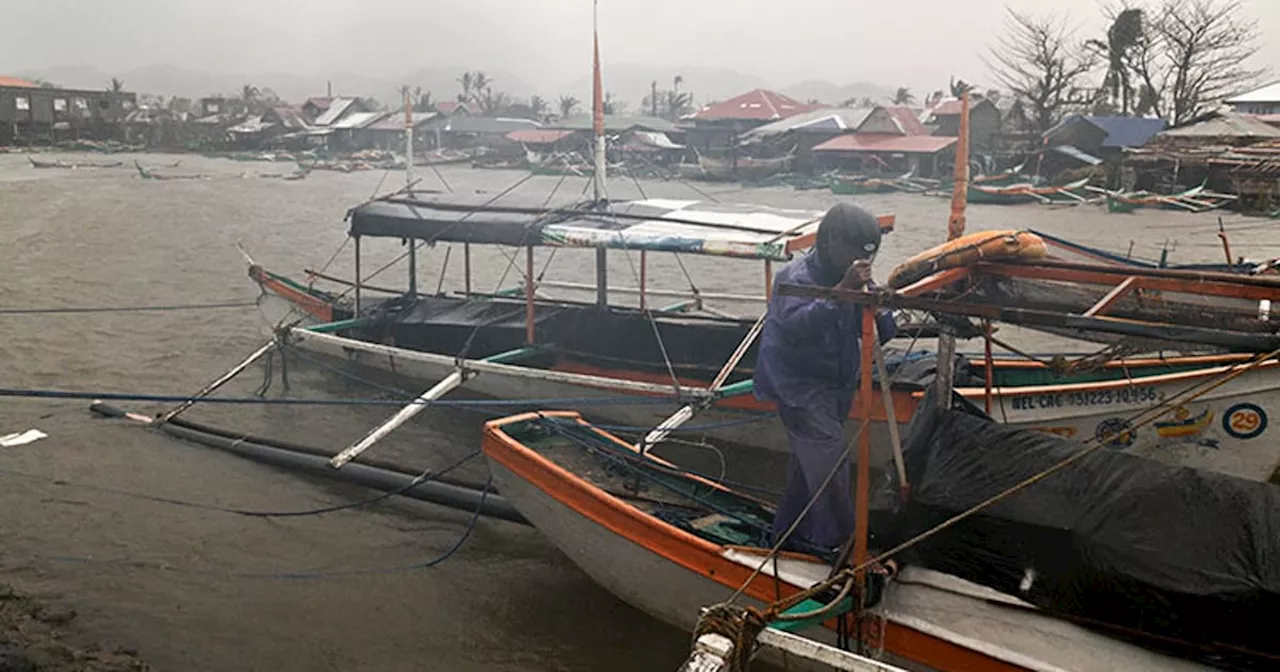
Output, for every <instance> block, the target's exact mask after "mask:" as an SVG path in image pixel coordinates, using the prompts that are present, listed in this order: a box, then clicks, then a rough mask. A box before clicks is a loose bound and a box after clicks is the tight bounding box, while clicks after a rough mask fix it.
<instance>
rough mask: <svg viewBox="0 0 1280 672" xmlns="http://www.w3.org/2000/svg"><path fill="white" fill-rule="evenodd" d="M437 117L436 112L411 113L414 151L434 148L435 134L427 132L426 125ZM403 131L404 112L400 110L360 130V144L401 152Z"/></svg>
mask: <svg viewBox="0 0 1280 672" xmlns="http://www.w3.org/2000/svg"><path fill="white" fill-rule="evenodd" d="M439 117H440V114H439V113H438V112H414V113H413V146H414V148H415V149H416V150H422V149H427V150H430V149H435V148H436V134H435V133H434V132H428V130H427V124H428V123H429V122H430V121H432V120H433V119H437V118H439ZM404 130H405V117H404V112H403V111H401V110H397V111H393V112H391V113H390V114H388V115H386V116H384V117H382V118H381V119H378V120H377V121H375V122H373V123H372V124H368V125H366V126H365V127H364V128H363V129H362V131H361V133H360V135H361V136H362V137H363V139H362V140H361V144H362V145H363V146H365V147H376V148H378V149H385V150H389V151H393V152H403V151H404V142H405V138H404Z"/></svg>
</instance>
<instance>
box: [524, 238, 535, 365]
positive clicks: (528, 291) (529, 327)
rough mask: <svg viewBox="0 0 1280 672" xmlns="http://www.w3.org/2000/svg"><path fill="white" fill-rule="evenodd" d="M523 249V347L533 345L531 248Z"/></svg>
mask: <svg viewBox="0 0 1280 672" xmlns="http://www.w3.org/2000/svg"><path fill="white" fill-rule="evenodd" d="M524 249H525V256H524V273H525V279H524V340H525V345H533V318H534V310H533V293H534V289H535V288H534V286H533V246H532V245H530V246H529V247H526V248H524Z"/></svg>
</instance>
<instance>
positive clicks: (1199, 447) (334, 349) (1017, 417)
mask: <svg viewBox="0 0 1280 672" xmlns="http://www.w3.org/2000/svg"><path fill="white" fill-rule="evenodd" d="M295 333H298V332H297V331H295ZM334 340H335V339H320V338H308V337H307V335H306V334H300V338H299V339H298V340H297V341H296V342H295V343H294V346H295V347H298V348H300V349H303V350H307V351H311V352H313V353H316V354H320V355H325V356H329V357H333V358H339V359H341V360H346V361H348V362H352V363H354V364H358V365H359V366H361V367H372V368H375V369H379V370H382V371H386V372H390V373H395V374H398V375H402V376H407V377H409V378H410V379H412V380H414V381H415V382H418V383H419V384H420V385H421V387H422V389H424V390H425V389H427V388H429V387H431V386H432V385H434V384H435V383H437V382H439V381H440V380H442V379H444V378H445V377H446V376H448V375H449V374H451V373H452V372H453V370H454V367H453V362H452V360H451V359H450V358H447V357H439V358H434V359H432V360H431V361H423V360H422V359H416V358H411V355H412V354H413V353H409V352H408V351H399V352H405V353H406V354H405V356H399V357H398V356H395V355H387V354H376V353H370V352H365V351H360V350H356V349H349V348H346V347H342V346H340V345H335V343H334ZM382 349H383V350H385V351H388V352H396V351H397V350H396V349H394V348H385V347H382ZM1226 370H1227V367H1218V368H1216V369H1212V370H1206V371H1207V373H1192V374H1186V373H1183V374H1170V375H1162V376H1154V377H1151V378H1145V379H1143V378H1140V379H1134V380H1133V381H1115V382H1112V383H1085V384H1077V385H1067V386H1036V387H1023V388H1016V389H1015V388H1006V389H1003V390H995V391H994V392H993V395H992V415H993V416H994V417H995V419H996V420H997V421H1000V422H1003V423H1005V424H1008V425H1011V426H1013V427H1019V428H1028V429H1037V430H1041V431H1045V432H1050V433H1054V434H1057V435H1060V436H1064V437H1067V438H1072V439H1078V440H1090V439H1094V438H1095V437H1098V436H1102V435H1104V434H1106V432H1107V430H1111V431H1115V432H1117V436H1115V438H1113V439H1112V440H1111V441H1110V442H1108V448H1107V449H1108V450H1124V451H1127V452H1130V453H1134V454H1138V455H1142V456H1144V457H1149V458H1151V459H1155V460H1158V461H1160V462H1164V463H1166V464H1171V465H1175V466H1186V467H1192V468H1196V469H1207V470H1211V471H1217V472H1221V473H1225V474H1230V475H1232V476H1237V477H1239V478H1245V479H1249V480H1254V481H1265V480H1268V479H1270V478H1271V476H1272V474H1273V473H1274V472H1275V471H1276V468H1277V467H1278V466H1280V441H1274V440H1272V438H1273V437H1272V435H1271V431H1272V430H1271V428H1270V420H1271V419H1272V417H1273V416H1275V415H1276V414H1277V413H1280V366H1277V365H1276V363H1275V362H1272V363H1269V364H1267V365H1264V366H1259V367H1257V368H1256V369H1254V370H1251V371H1248V372H1246V373H1244V374H1243V375H1241V376H1239V377H1237V378H1235V379H1233V380H1231V381H1229V382H1227V383H1226V384H1224V385H1222V386H1220V387H1218V388H1216V389H1213V390H1211V391H1209V392H1208V393H1206V394H1205V395H1204V396H1203V397H1200V398H1198V399H1196V400H1195V401H1193V402H1189V403H1186V404H1185V405H1183V406H1182V409H1183V410H1182V411H1178V412H1177V413H1173V412H1171V413H1170V414H1168V415H1166V416H1164V417H1161V418H1159V419H1158V420H1157V421H1156V422H1154V423H1151V424H1148V425H1146V426H1143V427H1140V428H1137V429H1133V430H1130V431H1125V430H1123V427H1124V422H1125V421H1126V419H1129V418H1132V417H1134V416H1136V415H1138V414H1140V413H1141V412H1142V411H1143V410H1144V409H1146V408H1149V407H1151V406H1152V405H1154V404H1156V403H1159V402H1161V401H1163V400H1170V399H1174V398H1176V397H1178V396H1179V395H1180V394H1182V393H1183V392H1184V391H1185V390H1186V389H1187V388H1188V387H1190V386H1191V385H1193V384H1195V383H1196V382H1202V381H1207V380H1209V379H1211V378H1212V377H1213V376H1214V375H1217V374H1221V373H1222V372H1225V371H1226ZM466 388H467V389H468V390H469V391H470V392H472V393H475V394H479V395H483V396H487V397H492V398H495V399H505V400H521V399H524V400H529V404H528V408H527V409H525V410H535V409H553V408H556V407H557V404H555V403H554V402H552V401H551V400H555V399H566V400H584V399H599V400H602V402H607V401H608V400H616V399H619V398H620V397H625V396H628V395H630V394H631V393H629V392H628V391H627V390H625V389H609V388H607V387H596V386H585V385H580V384H575V383H572V382H563V381H557V380H543V379H539V378H531V377H517V376H510V375H503V374H502V373H491V372H486V373H482V374H480V375H477V376H476V377H475V378H474V379H472V380H470V381H468V382H467V384H466ZM961 393H962V394H963V395H965V396H966V397H967V398H969V400H970V401H972V402H974V403H976V404H977V405H979V406H982V404H983V390H981V389H964V390H961ZM570 405H572V406H574V407H582V408H590V409H592V410H593V412H595V413H597V414H598V415H599V417H601V418H607V419H608V421H609V422H611V423H615V424H619V425H626V426H630V427H635V428H643V429H637V430H636V431H637V432H644V431H648V429H652V428H653V427H656V426H657V425H658V424H659V423H661V422H662V421H663V420H665V419H666V418H668V417H669V416H670V415H671V414H672V413H674V412H675V411H676V410H677V409H678V408H679V407H680V406H681V405H682V404H681V403H679V402H678V401H676V400H675V399H674V398H673V399H671V400H670V403H654V404H639V403H616V404H607V403H602V404H600V405H598V406H597V405H592V404H591V403H590V402H582V401H575V402H573V403H566V404H564V406H570ZM1175 409H1176V407H1175ZM501 410H502V412H503V413H511V412H515V411H516V410H521V409H517V408H512V407H509V406H508V407H504V408H503V409H501ZM1184 411H1185V412H1184ZM898 412H899V413H902V411H901V410H898ZM494 415H495V416H496V415H499V413H498V412H497V411H495V413H494ZM1179 415H1181V416H1183V417H1181V418H1179V417H1178V416H1179ZM753 418H755V419H756V421H754V422H745V421H747V420H751V419H753ZM857 424H858V423H857V422H855V421H850V422H848V423H846V429H847V431H848V433H849V435H850V436H853V435H854V434H855V433H856V431H857ZM690 426H693V427H697V426H704V427H707V429H706V430H705V431H704V432H700V433H705V435H707V436H708V437H710V438H713V439H716V440H718V441H723V442H728V443H733V444H737V445H742V446H748V447H753V448H761V449H765V450H771V451H778V452H786V451H787V450H788V445H787V438H786V433H785V431H784V430H783V428H782V425H781V423H780V422H779V421H778V420H777V419H776V418H775V417H773V416H772V414H768V413H760V412H754V413H753V412H749V411H742V410H737V409H724V408H718V407H712V408H709V409H706V410H705V411H702V412H701V413H699V414H698V416H697V417H696V418H695V419H694V420H693V421H692V422H691V423H690ZM871 440H872V459H873V461H874V462H875V463H876V464H884V463H887V461H888V460H889V459H890V458H891V448H890V442H889V432H888V425H887V424H886V423H884V422H876V423H872V428H871Z"/></svg>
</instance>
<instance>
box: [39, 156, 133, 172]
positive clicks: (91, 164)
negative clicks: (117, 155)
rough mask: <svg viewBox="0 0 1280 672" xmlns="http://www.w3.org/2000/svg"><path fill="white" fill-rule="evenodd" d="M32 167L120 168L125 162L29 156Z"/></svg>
mask: <svg viewBox="0 0 1280 672" xmlns="http://www.w3.org/2000/svg"><path fill="white" fill-rule="evenodd" d="M27 160H28V161H30V162H31V167H32V168H62V169H65V170H75V169H77V168H119V167H120V166H123V165H124V163H123V162H121V161H89V160H81V161H63V160H61V159H59V160H55V161H43V160H41V159H36V158H33V157H28V158H27Z"/></svg>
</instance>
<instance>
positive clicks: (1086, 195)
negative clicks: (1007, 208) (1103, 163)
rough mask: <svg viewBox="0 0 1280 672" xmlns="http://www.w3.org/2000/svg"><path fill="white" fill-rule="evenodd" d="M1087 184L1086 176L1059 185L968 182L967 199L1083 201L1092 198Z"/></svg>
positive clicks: (1007, 202) (1002, 202)
mask: <svg viewBox="0 0 1280 672" xmlns="http://www.w3.org/2000/svg"><path fill="white" fill-rule="evenodd" d="M1088 185H1089V179H1088V178H1085V179H1083V180H1077V181H1075V182H1071V183H1069V184H1064V185H1061V186H1035V185H1032V184H1025V183H1024V184H1010V185H1003V186H1000V185H994V186H991V185H983V184H970V185H969V192H968V200H969V202H970V203H985V204H990V205H1016V204H1019V203H1040V204H1052V203H1085V202H1088V201H1089V200H1090V199H1091V198H1092V197H1091V192H1090V190H1089V189H1088Z"/></svg>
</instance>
